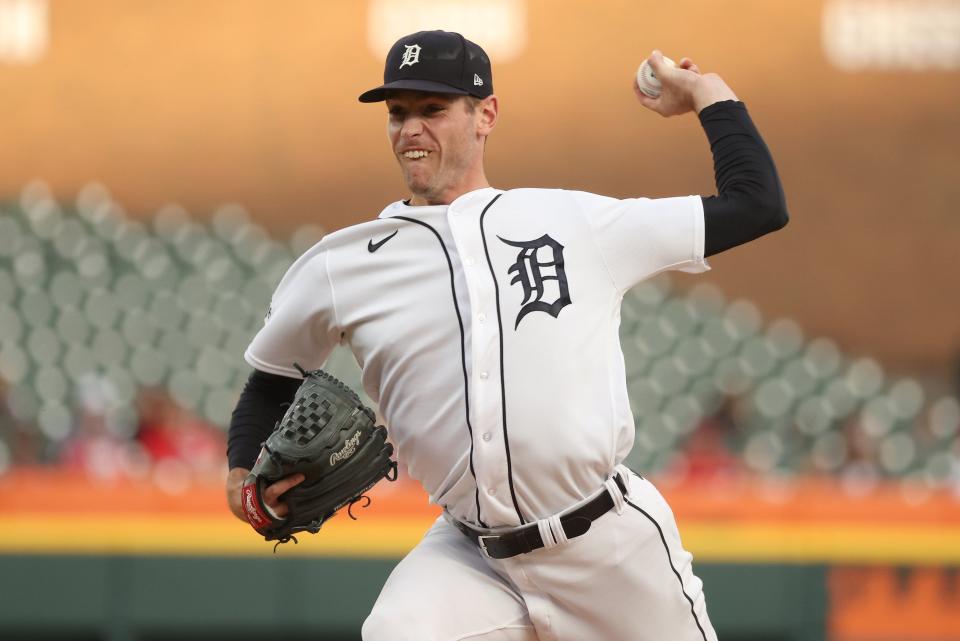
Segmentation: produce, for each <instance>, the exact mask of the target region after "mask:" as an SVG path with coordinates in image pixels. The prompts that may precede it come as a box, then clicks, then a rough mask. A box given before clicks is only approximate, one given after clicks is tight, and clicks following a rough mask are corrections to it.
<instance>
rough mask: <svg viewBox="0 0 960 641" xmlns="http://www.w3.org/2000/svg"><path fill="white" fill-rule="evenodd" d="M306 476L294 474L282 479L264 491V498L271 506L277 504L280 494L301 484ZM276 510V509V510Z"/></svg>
mask: <svg viewBox="0 0 960 641" xmlns="http://www.w3.org/2000/svg"><path fill="white" fill-rule="evenodd" d="M305 478H306V477H305V476H304V475H303V474H294V475H292V476H288V477H287V478H283V479H280V480H279V481H277V482H276V483H274V484H273V485H271V486H270V487H268V488H267V489H265V490H264V491H263V500H264V502H265V503H266V504H267V505H269V506H270V507H274V506H275V505H276V504H277V500H278V499H279V498H280V495H281V494H283V493H284V492H286V491H287V490H289V489H290V488H291V487H293V486H295V485H299V484H300V483H302V482H303V480H304V479H305ZM274 511H276V510H274Z"/></svg>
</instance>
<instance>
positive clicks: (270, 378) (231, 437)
mask: <svg viewBox="0 0 960 641" xmlns="http://www.w3.org/2000/svg"><path fill="white" fill-rule="evenodd" d="M302 382H303V380H302V379H299V378H288V377H286V376H280V375H278V374H268V373H267V372H261V371H260V370H257V369H255V370H253V372H252V373H251V374H250V377H249V378H248V379H247V383H246V385H244V387H243V391H242V392H241V393H240V399H239V400H238V401H237V406H236V407H235V408H234V410H233V416H231V418H230V431H229V433H228V435H227V461H228V462H229V464H230V469H231V470H232V469H233V468H235V467H242V468H245V469H248V470H249V469H250V468H252V467H253V464H254V462H255V461H256V460H257V455H258V454H259V453H260V447H261V444H262V443H263V442H264V441H265V440H266V439H267V436H269V435H270V432H272V431H273V428H274V427H275V426H276V424H277V421H279V420H280V419H281V418H283V414H284V412H286V410H287V406H288V405H289V404H290V402H291V401H293V396H294V394H296V392H297V389H298V388H299V387H300V384H301V383H302Z"/></svg>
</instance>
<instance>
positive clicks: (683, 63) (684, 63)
mask: <svg viewBox="0 0 960 641" xmlns="http://www.w3.org/2000/svg"><path fill="white" fill-rule="evenodd" d="M680 68H681V69H686V70H687V71H692V72H693V73H695V74H697V75H699V74H700V67H698V66H697V65H696V63H695V62H694V61H693V60H691V59H690V58H681V59H680Z"/></svg>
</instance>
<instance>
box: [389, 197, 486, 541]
mask: <svg viewBox="0 0 960 641" xmlns="http://www.w3.org/2000/svg"><path fill="white" fill-rule="evenodd" d="M393 218H398V219H400V220H405V221H407V222H410V223H416V224H417V225H422V226H423V227H426V228H427V229H429V230H430V231H432V232H433V235H434V236H436V237H437V242H439V243H440V249H442V250H443V255H444V257H445V258H446V259H447V269H448V270H449V272H450V293H451V294H452V296H453V309H454V311H456V312H457V324H458V325H459V326H460V363H461V365H462V367H463V404H464V407H465V408H466V417H467V432H468V433H469V434H470V475H471V476H473V484H474V486H475V489H474V493H473V498H474V500H475V501H476V504H477V523H478V524H479V525H482V526H483V527H487V524H486V523H484V522H483V519H482V518H481V517H480V486H479V485H478V484H477V473H476V472H475V471H474V468H473V426H472V425H471V424H470V386H469V385H468V383H467V346H466V335H465V333H464V331H463V317H462V316H461V315H460V305H458V304H457V287H456V285H455V284H454V280H453V263H452V262H450V253H449V252H448V251H447V248H446V247H445V246H444V244H443V238H442V237H441V236H440V234H439V232H437V230H436V229H434V228H433V227H431V226H430V225H428V224H427V223H425V222H423V221H422V220H417V219H415V218H407V217H406V216H393ZM397 231H399V230H397ZM394 233H396V232H394ZM391 238H392V236H391Z"/></svg>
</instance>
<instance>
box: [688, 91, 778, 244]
mask: <svg viewBox="0 0 960 641" xmlns="http://www.w3.org/2000/svg"><path fill="white" fill-rule="evenodd" d="M700 124H701V125H703V130H704V132H705V133H706V134H707V140H709V141H710V150H711V151H712V152H713V169H714V177H715V179H716V183H717V191H718V194H717V195H716V196H706V197H703V215H704V254H705V255H706V256H713V255H714V254H719V253H720V252H722V251H726V250H728V249H730V248H731V247H736V246H737V245H742V244H744V243H746V242H749V241H751V240H753V239H755V238H759V237H760V236H763V235H764V234H768V233H770V232H772V231H776V230H778V229H782V228H783V227H784V225H786V224H787V220H788V219H789V216H788V214H787V203H786V200H785V199H784V195H783V187H782V186H781V185H780V177H779V176H778V175H777V168H776V166H775V165H774V164H773V157H772V156H771V155H770V150H769V149H767V145H766V144H765V143H764V142H763V138H761V137H760V132H759V131H757V128H756V127H755V126H754V124H753V121H752V120H751V119H750V114H748V113H747V108H746V106H744V104H743V103H742V102H738V101H734V100H724V101H721V102H717V103H714V104H712V105H710V106H709V107H706V108H704V109H702V110H701V111H700Z"/></svg>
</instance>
